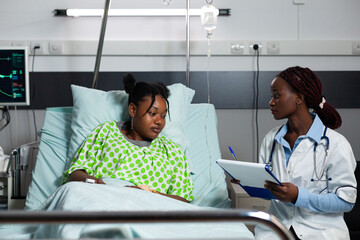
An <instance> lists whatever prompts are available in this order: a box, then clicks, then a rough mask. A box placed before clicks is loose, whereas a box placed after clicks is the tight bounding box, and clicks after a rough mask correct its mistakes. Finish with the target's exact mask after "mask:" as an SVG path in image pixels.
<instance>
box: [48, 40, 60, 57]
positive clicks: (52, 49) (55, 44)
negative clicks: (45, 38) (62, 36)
mask: <svg viewBox="0 0 360 240" xmlns="http://www.w3.org/2000/svg"><path fill="white" fill-rule="evenodd" d="M49 53H50V54H53V55H59V54H61V53H62V43H61V42H60V41H50V42H49Z"/></svg>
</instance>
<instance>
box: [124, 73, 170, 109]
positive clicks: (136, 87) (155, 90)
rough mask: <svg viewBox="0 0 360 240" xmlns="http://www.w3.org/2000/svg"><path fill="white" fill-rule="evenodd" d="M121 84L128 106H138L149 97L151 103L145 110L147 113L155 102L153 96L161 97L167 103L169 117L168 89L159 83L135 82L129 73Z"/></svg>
mask: <svg viewBox="0 0 360 240" xmlns="http://www.w3.org/2000/svg"><path fill="white" fill-rule="evenodd" d="M123 83H124V87H125V92H126V93H128V94H129V101H128V104H130V103H134V104H135V106H138V104H139V102H142V101H144V98H145V97H147V96H151V98H152V101H151V104H150V106H149V108H148V109H147V110H146V112H148V111H149V110H150V108H151V107H152V105H153V104H154V102H155V96H156V95H160V96H162V97H163V98H164V99H165V101H166V103H167V108H168V109H167V112H168V114H169V116H170V109H169V101H168V97H169V96H170V91H169V89H168V88H167V87H166V86H165V85H164V84H163V83H161V82H156V83H147V82H136V79H135V77H134V75H132V74H131V73H128V74H126V75H125V76H124V77H123Z"/></svg>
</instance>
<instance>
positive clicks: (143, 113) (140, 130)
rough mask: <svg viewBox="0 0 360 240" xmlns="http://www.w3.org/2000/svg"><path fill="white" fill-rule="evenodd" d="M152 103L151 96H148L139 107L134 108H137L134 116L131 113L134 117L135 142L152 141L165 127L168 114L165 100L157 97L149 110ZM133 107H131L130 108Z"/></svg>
mask: <svg viewBox="0 0 360 240" xmlns="http://www.w3.org/2000/svg"><path fill="white" fill-rule="evenodd" d="M151 101H152V98H151V96H146V97H145V98H144V101H141V102H139V104H138V106H137V107H136V106H135V105H134V106H132V107H135V109H134V112H133V115H132V114H131V113H130V115H132V117H133V130H134V133H135V135H136V139H135V140H152V139H154V138H156V137H157V136H158V135H159V134H160V132H161V131H162V130H163V128H164V126H165V117H166V114H167V106H166V101H165V99H164V98H163V97H162V96H160V95H156V96H155V101H154V103H153V105H152V106H151V108H150V109H149V110H148V108H149V107H150V105H151ZM132 107H131V106H129V108H132ZM147 110H148V111H147ZM130 111H131V110H130Z"/></svg>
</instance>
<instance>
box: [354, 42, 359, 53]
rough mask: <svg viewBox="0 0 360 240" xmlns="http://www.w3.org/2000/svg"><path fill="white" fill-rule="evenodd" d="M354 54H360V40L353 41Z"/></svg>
mask: <svg viewBox="0 0 360 240" xmlns="http://www.w3.org/2000/svg"><path fill="white" fill-rule="evenodd" d="M352 54H353V55H360V42H353V43H352Z"/></svg>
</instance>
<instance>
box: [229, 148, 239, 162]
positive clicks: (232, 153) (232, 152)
mask: <svg viewBox="0 0 360 240" xmlns="http://www.w3.org/2000/svg"><path fill="white" fill-rule="evenodd" d="M229 150H230V152H231V155H233V157H234V159H235V160H236V161H237V158H236V156H235V153H234V151H233V150H232V148H231V147H230V146H229Z"/></svg>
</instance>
